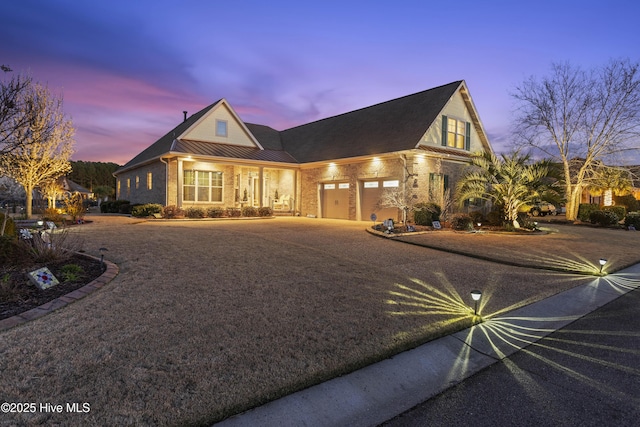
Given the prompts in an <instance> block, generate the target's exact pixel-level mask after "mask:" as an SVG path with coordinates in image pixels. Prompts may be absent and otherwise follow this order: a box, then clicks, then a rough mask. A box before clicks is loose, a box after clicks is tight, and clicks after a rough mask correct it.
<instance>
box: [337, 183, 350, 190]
mask: <svg viewBox="0 0 640 427" xmlns="http://www.w3.org/2000/svg"><path fill="white" fill-rule="evenodd" d="M338 188H339V189H340V190H344V189H346V188H349V183H348V182H342V183H340V184H338Z"/></svg>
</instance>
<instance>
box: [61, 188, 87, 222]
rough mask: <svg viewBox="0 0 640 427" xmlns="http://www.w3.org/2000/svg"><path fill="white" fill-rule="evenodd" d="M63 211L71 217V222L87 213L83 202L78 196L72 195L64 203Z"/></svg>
mask: <svg viewBox="0 0 640 427" xmlns="http://www.w3.org/2000/svg"><path fill="white" fill-rule="evenodd" d="M64 210H65V212H67V215H69V216H71V220H72V221H73V222H76V221H77V220H78V218H81V217H82V216H83V214H84V213H85V212H86V211H87V208H86V207H85V205H84V200H82V196H81V195H80V194H74V195H73V196H71V197H69V198H68V199H66V200H65V201H64Z"/></svg>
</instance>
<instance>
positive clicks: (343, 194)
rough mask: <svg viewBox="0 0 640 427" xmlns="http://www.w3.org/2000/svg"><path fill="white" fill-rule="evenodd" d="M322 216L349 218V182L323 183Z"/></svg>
mask: <svg viewBox="0 0 640 427" xmlns="http://www.w3.org/2000/svg"><path fill="white" fill-rule="evenodd" d="M322 217H323V218H335V219H349V183H348V182H332V183H327V184H322Z"/></svg>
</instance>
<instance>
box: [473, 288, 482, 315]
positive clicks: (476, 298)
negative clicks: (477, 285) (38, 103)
mask: <svg viewBox="0 0 640 427" xmlns="http://www.w3.org/2000/svg"><path fill="white" fill-rule="evenodd" d="M481 297H482V292H480V291H478V290H473V291H471V299H473V301H474V303H475V306H474V308H473V314H474V316H477V315H478V301H480V298H481Z"/></svg>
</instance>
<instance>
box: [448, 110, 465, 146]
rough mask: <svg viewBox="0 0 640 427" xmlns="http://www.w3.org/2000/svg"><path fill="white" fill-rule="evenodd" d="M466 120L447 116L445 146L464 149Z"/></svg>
mask: <svg viewBox="0 0 640 427" xmlns="http://www.w3.org/2000/svg"><path fill="white" fill-rule="evenodd" d="M466 128H467V122H463V121H462V120H457V119H453V118H451V117H448V118H447V147H454V148H460V149H461V150H464V149H465V137H466Z"/></svg>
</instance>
